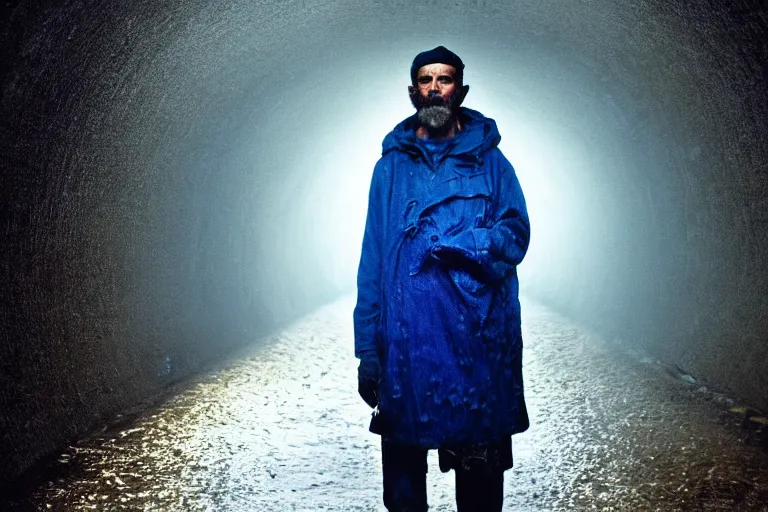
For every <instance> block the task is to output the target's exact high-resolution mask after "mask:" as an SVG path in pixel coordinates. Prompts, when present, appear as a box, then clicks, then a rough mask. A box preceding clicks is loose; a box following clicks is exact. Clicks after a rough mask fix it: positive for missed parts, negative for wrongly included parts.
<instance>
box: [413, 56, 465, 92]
mask: <svg viewBox="0 0 768 512" xmlns="http://www.w3.org/2000/svg"><path fill="white" fill-rule="evenodd" d="M427 64H448V65H449V66H453V67H454V68H456V76H455V77H454V78H455V79H456V81H457V82H460V83H461V82H462V81H463V78H464V63H463V62H462V61H461V59H460V58H459V56H458V55H456V54H455V53H453V52H452V51H451V50H449V49H448V48H446V47H445V46H438V47H437V48H432V49H431V50H427V51H425V52H421V53H420V54H418V55H417V56H416V58H415V59H413V64H411V83H412V84H413V85H416V78H417V77H418V74H419V69H421V67H422V66H426V65H427Z"/></svg>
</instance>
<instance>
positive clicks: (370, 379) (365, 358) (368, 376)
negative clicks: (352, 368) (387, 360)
mask: <svg viewBox="0 0 768 512" xmlns="http://www.w3.org/2000/svg"><path fill="white" fill-rule="evenodd" d="M381 374H382V371H381V363H380V362H379V356H378V354H376V352H373V351H371V352H365V353H363V354H362V355H361V357H360V366H358V367H357V392H358V393H359V394H360V397H361V398H362V399H363V400H365V403H367V404H368V405H369V406H371V408H374V407H376V406H377V405H378V404H379V398H378V396H377V393H378V390H379V382H381Z"/></svg>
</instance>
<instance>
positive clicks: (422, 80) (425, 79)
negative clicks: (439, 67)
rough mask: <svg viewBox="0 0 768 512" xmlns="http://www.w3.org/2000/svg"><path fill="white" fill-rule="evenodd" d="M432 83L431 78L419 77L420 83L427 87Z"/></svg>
mask: <svg viewBox="0 0 768 512" xmlns="http://www.w3.org/2000/svg"><path fill="white" fill-rule="evenodd" d="M431 81H432V77H429V76H421V77H419V83H420V84H422V85H426V84H428V83H430V82H431Z"/></svg>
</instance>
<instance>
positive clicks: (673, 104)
mask: <svg viewBox="0 0 768 512" xmlns="http://www.w3.org/2000/svg"><path fill="white" fill-rule="evenodd" d="M0 8H1V9H2V11H3V16H2V22H0V23H2V25H1V26H2V30H1V31H0V40H2V62H0V75H1V80H2V99H1V100H0V102H1V103H2V105H1V106H0V112H1V113H2V115H0V130H1V137H0V148H1V149H2V158H0V162H1V165H2V171H1V173H0V200H1V202H0V211H1V212H2V214H1V216H0V222H1V224H0V235H1V236H0V240H1V243H2V252H0V283H2V286H1V287H0V315H1V318H2V322H0V326H1V327H2V344H0V365H1V366H2V369H1V370H0V397H2V408H3V409H2V415H0V453H2V454H3V457H2V463H1V464H0V482H3V483H4V484H5V485H11V484H12V483H13V482H15V481H16V480H17V479H18V478H19V477H20V476H21V475H24V474H27V473H28V472H29V471H31V470H34V468H35V467H37V465H38V464H39V463H40V461H41V460H44V459H45V458H46V457H48V456H50V455H51V454H54V453H57V451H60V450H61V449H62V448H63V447H66V446H68V445H71V444H72V443H74V442H75V440H77V439H81V438H83V437H85V436H87V435H89V434H90V433H92V432H93V431H94V430H95V429H97V428H98V427H99V426H100V425H103V424H104V423H105V422H108V421H111V419H114V418H116V417H120V416H128V415H129V414H130V411H133V410H137V408H139V409H140V408H141V407H142V404H144V405H146V404H149V403H154V402H153V401H156V400H158V398H157V397H163V396H167V394H168V393H169V390H173V389H178V387H179V386H183V385H184V383H187V382H190V379H194V378H195V376H196V375H200V374H201V372H204V371H206V370H207V369H210V368H212V367H215V366H216V365H217V364H220V363H221V362H222V361H225V360H228V359H227V358H231V357H232V355H233V354H237V353H239V351H242V350H244V347H248V346H251V345H252V344H254V343H255V342H257V340H260V339H263V338H264V337H268V336H272V335H274V333H276V332H280V329H283V328H285V327H286V326H288V325H290V324H291V322H295V321H297V319H300V318H302V317H303V316H304V315H307V314H310V313H312V312H313V311H318V308H322V307H325V306H326V305H328V304H330V303H333V302H334V301H337V300H339V299H340V298H342V297H347V296H349V295H350V294H354V291H355V284H356V282H355V276H356V271H357V265H358V261H359V258H360V244H361V240H362V234H363V228H364V224H365V212H366V207H367V200H368V187H369V185H370V181H371V175H372V171H373V166H374V164H375V163H376V161H377V159H378V158H379V157H380V155H381V141H382V138H383V137H384V136H385V135H386V134H387V132H388V131H389V130H391V129H392V127H393V126H395V124H396V123H398V122H399V121H401V120H402V119H404V118H405V117H407V116H409V115H411V114H412V111H413V108H412V106H411V105H410V103H409V101H408V98H407V90H406V89H407V86H408V85H409V83H410V79H409V75H408V70H409V66H410V64H411V60H412V59H413V57H414V56H415V55H416V53H418V52H419V51H422V50H425V49H428V48H432V47H435V46H437V45H445V46H447V47H449V48H450V49H452V50H453V51H455V52H456V53H457V54H459V55H461V57H462V59H463V60H464V62H465V63H466V69H465V75H464V76H465V81H466V83H468V84H469V85H470V87H471V89H470V92H469V94H468V96H467V99H466V101H465V106H467V107H470V108H473V109H476V110H478V111H480V112H483V113H484V114H485V115H487V116H489V117H491V118H493V119H495V120H496V122H497V124H498V126H499V131H500V133H501V136H502V141H501V145H500V147H501V149H502V150H503V152H504V154H505V155H506V156H507V158H508V159H509V161H510V162H511V163H512V164H513V165H514V167H515V171H516V173H517V176H518V178H519V180H520V184H521V186H522V188H523V190H524V192H525V196H526V201H527V204H528V210H529V214H530V219H531V244H530V248H529V251H528V254H527V255H526V258H525V260H524V262H523V263H522V264H521V265H520V268H519V276H520V283H521V294H522V295H524V296H525V297H530V300H531V301H534V302H535V304H540V305H541V306H538V305H537V306H531V308H532V310H533V309H536V308H538V307H545V308H548V309H547V311H553V312H556V313H553V314H557V315H562V317H563V318H567V319H572V320H573V321H574V322H576V323H577V324H578V325H579V326H581V327H583V328H584V329H588V330H589V331H590V332H594V333H596V335H597V336H599V337H601V339H604V340H606V343H609V344H610V346H611V347H613V350H615V351H631V352H633V353H636V354H639V355H638V357H641V358H646V359H647V360H652V361H654V362H656V363H658V365H659V366H660V367H663V368H667V369H672V370H671V371H674V372H677V374H678V375H682V376H685V377H686V378H689V379H690V380H692V381H693V380H695V382H696V383H697V386H700V385H701V386H705V387H706V388H707V389H710V390H715V391H717V392H718V393H721V394H723V396H725V395H727V396H729V397H732V399H731V400H732V401H733V403H734V404H735V403H739V404H747V405H748V406H749V408H750V410H753V411H757V412H758V413H759V411H760V410H768V392H766V390H767V389H768V370H767V369H768V343H767V342H768V263H767V261H766V257H765V254H766V251H768V199H767V198H768V174H767V172H768V142H767V141H768V130H767V129H766V128H767V127H766V123H767V122H768V88H767V87H766V82H767V81H768V9H766V7H765V5H764V4H763V3H762V2H758V1H749V0H744V1H741V2H733V3H731V2H718V1H715V0H699V1H679V2H667V1H661V0H638V1H636V2H611V1H608V0H590V1H587V0H574V1H569V2H554V1H548V2H539V1H532V0H515V1H509V2H492V1H488V0H468V1H465V2H458V1H446V2H436V1H433V0H425V1H423V2H415V3H412V2H405V1H403V0H393V1H383V0H365V1H354V2H353V1H347V0H338V1H334V2H325V1H323V0H287V1H271V2H252V1H242V0H233V1H231V2H205V1H201V0H185V1H180V0H168V1H164V2H150V1H147V0H136V1H133V2H119V3H118V2H105V1H102V0H59V1H55V2H54V1H42V0H41V1H31V0H30V1H24V0H21V1H7V2H4V3H3V5H2V7H0ZM343 304H345V305H346V306H349V307H347V309H345V310H344V312H345V313H343V314H347V315H348V316H347V317H346V318H345V319H344V317H343V314H342V323H343V322H345V321H346V322H347V323H348V325H349V326H351V322H352V309H351V308H352V306H353V305H354V304H353V303H350V302H344V303H343ZM321 311H322V309H321ZM525 311H526V310H525V308H524V311H523V324H524V326H525V324H526V316H525V315H526V312H525ZM581 327H580V328H581ZM553 343H556V340H554V341H553ZM339 350H340V352H339V353H343V354H347V355H348V356H351V354H352V350H353V347H352V346H351V345H350V344H348V345H346V346H343V347H341V348H340V349H339ZM351 371H354V368H352V370H351ZM351 392H352V393H354V389H353V390H352V391H351ZM310 508H311V507H310ZM310 508H307V510H309V509H310ZM286 510H287V509H286ZM617 510H618V509H617Z"/></svg>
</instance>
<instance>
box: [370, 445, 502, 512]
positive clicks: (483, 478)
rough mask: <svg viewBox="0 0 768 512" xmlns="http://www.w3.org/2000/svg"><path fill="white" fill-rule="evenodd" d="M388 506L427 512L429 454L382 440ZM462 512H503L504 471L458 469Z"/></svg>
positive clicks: (403, 511) (397, 511)
mask: <svg viewBox="0 0 768 512" xmlns="http://www.w3.org/2000/svg"><path fill="white" fill-rule="evenodd" d="M381 462H382V471H383V473H384V506H385V507H387V510H388V511H389V512H425V511H426V510H427V509H428V508H429V507H428V505H427V450H426V449H424V448H418V447H414V446H409V445H403V444H399V443H394V442H392V441H389V440H387V439H384V438H382V441H381ZM453 469H454V472H455V473H456V506H457V511H458V512H501V507H502V502H503V500H504V470H503V469H500V468H496V469H491V467H489V466H476V467H473V468H472V469H470V470H467V469H464V468H462V467H454V468H453Z"/></svg>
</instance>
